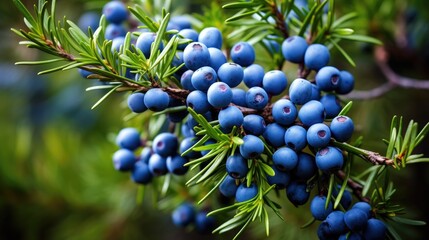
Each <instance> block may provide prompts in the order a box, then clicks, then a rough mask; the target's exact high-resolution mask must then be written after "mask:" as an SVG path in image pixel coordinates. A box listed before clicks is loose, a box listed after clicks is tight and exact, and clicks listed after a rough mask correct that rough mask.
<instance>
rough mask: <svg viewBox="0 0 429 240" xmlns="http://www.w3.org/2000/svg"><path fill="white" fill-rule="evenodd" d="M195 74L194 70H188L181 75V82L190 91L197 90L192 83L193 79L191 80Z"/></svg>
mask: <svg viewBox="0 0 429 240" xmlns="http://www.w3.org/2000/svg"><path fill="white" fill-rule="evenodd" d="M193 74H194V71H192V70H186V71H185V72H184V73H182V76H181V77H180V84H181V85H182V87H183V88H184V89H186V90H189V91H194V90H196V89H195V88H194V86H193V85H192V81H191V79H192V75H193Z"/></svg>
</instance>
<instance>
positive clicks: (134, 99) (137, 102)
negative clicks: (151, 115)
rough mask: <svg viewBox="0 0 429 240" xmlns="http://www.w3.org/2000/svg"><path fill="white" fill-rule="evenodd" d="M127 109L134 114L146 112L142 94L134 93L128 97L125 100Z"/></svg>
mask: <svg viewBox="0 0 429 240" xmlns="http://www.w3.org/2000/svg"><path fill="white" fill-rule="evenodd" d="M127 104H128V108H129V109H130V110H131V111H133V112H135V113H142V112H144V111H146V110H147V107H146V105H144V93H141V92H135V93H132V94H131V95H130V96H128V99H127Z"/></svg>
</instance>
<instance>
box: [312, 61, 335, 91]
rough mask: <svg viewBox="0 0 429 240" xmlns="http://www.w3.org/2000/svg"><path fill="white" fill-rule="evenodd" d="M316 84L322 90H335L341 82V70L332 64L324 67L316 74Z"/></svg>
mask: <svg viewBox="0 0 429 240" xmlns="http://www.w3.org/2000/svg"><path fill="white" fill-rule="evenodd" d="M315 79H316V84H317V86H318V87H319V89H320V90H322V91H327V92H328V91H333V90H335V89H337V87H338V85H339V84H340V82H341V76H340V71H338V69H337V68H335V67H332V66H325V67H322V68H321V69H320V70H319V71H318V72H317V74H316V77H315Z"/></svg>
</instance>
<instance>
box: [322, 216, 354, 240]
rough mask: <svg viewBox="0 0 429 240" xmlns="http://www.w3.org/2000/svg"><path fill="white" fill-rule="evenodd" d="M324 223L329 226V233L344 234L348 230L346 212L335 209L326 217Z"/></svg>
mask: <svg viewBox="0 0 429 240" xmlns="http://www.w3.org/2000/svg"><path fill="white" fill-rule="evenodd" d="M323 223H324V224H326V226H327V230H328V233H330V234H334V235H340V234H344V233H346V232H347V231H348V228H347V226H346V223H345V222H344V212H342V211H338V210H337V211H333V212H331V213H330V214H328V216H327V217H326V219H325V221H323Z"/></svg>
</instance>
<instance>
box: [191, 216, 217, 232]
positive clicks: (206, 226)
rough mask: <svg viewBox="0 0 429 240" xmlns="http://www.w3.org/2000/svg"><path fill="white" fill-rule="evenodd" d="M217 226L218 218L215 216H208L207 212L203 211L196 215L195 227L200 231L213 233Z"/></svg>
mask: <svg viewBox="0 0 429 240" xmlns="http://www.w3.org/2000/svg"><path fill="white" fill-rule="evenodd" d="M215 226H216V219H215V218H214V217H213V216H207V212H205V211H201V212H198V213H197V214H196V215H195V228H196V229H197V232H199V233H203V234H205V233H208V234H209V233H211V232H212V231H213V230H214V229H215Z"/></svg>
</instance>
